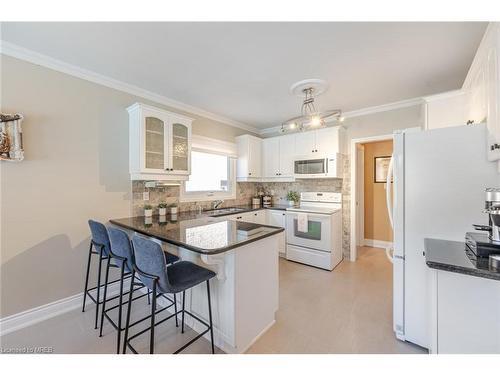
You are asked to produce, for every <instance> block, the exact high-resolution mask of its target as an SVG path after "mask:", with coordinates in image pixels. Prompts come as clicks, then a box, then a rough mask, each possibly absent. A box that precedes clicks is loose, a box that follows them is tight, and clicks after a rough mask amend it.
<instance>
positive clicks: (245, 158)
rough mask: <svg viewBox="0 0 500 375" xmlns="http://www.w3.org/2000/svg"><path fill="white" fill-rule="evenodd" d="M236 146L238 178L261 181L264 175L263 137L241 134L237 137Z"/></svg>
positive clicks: (238, 179) (239, 179)
mask: <svg viewBox="0 0 500 375" xmlns="http://www.w3.org/2000/svg"><path fill="white" fill-rule="evenodd" d="M236 146H237V148H238V161H237V164H236V180H237V181H259V179H260V178H261V177H262V165H261V163H262V158H261V156H262V155H261V153H262V139H260V138H257V137H254V136H252V135H248V134H245V135H240V136H239V137H236Z"/></svg>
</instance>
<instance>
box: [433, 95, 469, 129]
mask: <svg viewBox="0 0 500 375" xmlns="http://www.w3.org/2000/svg"><path fill="white" fill-rule="evenodd" d="M423 99H424V102H425V104H424V111H425V113H424V118H425V129H427V130H429V129H438V128H446V127H450V126H460V125H465V124H466V123H467V121H468V120H469V112H468V110H467V102H468V99H469V93H468V92H467V91H464V90H455V91H449V92H444V93H441V94H437V95H432V96H427V97H425V98H423Z"/></svg>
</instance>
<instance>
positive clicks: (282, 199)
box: [132, 157, 350, 259]
mask: <svg viewBox="0 0 500 375" xmlns="http://www.w3.org/2000/svg"><path fill="white" fill-rule="evenodd" d="M349 173H350V172H349V158H348V157H344V173H343V174H344V178H343V179H340V178H334V179H307V180H297V181H295V182H258V183H257V182H241V183H240V182H239V183H237V184H236V199H228V200H225V201H224V203H223V204H222V205H221V207H230V206H238V205H249V204H251V200H252V197H253V196H254V195H255V194H256V193H257V192H258V191H264V192H266V193H274V194H273V203H287V202H286V194H287V193H288V191H290V190H293V191H297V192H299V193H300V192H304V191H327V192H341V193H342V230H343V236H342V247H343V252H344V257H345V258H346V259H348V258H349V246H350V230H349V228H350V211H349V210H350V191H349V189H350V187H349V186H350V178H349V177H350V174H349ZM144 191H149V201H144V200H143V199H142V198H143V192H144ZM179 195H180V187H179V186H169V187H160V188H154V189H152V188H150V189H146V188H145V187H144V183H143V182H142V181H133V182H132V215H133V216H142V215H143V207H144V205H146V204H149V205H152V206H153V207H154V213H157V212H158V211H157V210H158V208H157V206H158V204H159V203H161V202H165V203H167V204H173V203H175V204H177V206H178V207H179V211H195V210H196V209H197V208H198V207H199V206H201V207H202V209H203V210H206V209H210V208H211V205H212V201H199V202H179Z"/></svg>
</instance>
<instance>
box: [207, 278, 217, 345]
mask: <svg viewBox="0 0 500 375" xmlns="http://www.w3.org/2000/svg"><path fill="white" fill-rule="evenodd" d="M207 295H208V319H209V323H210V342H211V343H212V354H215V348H214V326H213V324H212V305H211V302H210V280H207Z"/></svg>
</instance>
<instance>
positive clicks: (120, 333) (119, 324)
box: [103, 261, 133, 354]
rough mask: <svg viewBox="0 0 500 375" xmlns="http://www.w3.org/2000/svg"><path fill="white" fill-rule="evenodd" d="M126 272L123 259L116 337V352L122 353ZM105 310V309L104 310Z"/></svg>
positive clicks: (131, 282)
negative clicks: (124, 279) (121, 340)
mask: <svg viewBox="0 0 500 375" xmlns="http://www.w3.org/2000/svg"><path fill="white" fill-rule="evenodd" d="M124 274H125V262H124V261H122V267H121V270H120V298H119V301H118V303H119V305H118V330H117V331H118V336H117V338H116V354H120V339H121V336H122V310H123V276H124ZM130 284H131V285H130V287H131V288H132V287H133V285H132V284H133V280H131V281H130ZM103 311H104V310H103Z"/></svg>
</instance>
